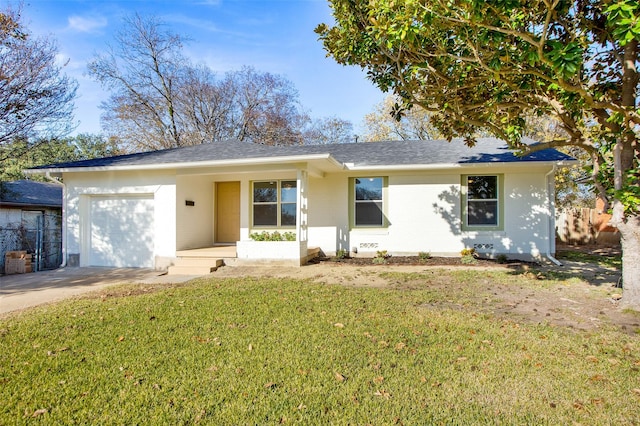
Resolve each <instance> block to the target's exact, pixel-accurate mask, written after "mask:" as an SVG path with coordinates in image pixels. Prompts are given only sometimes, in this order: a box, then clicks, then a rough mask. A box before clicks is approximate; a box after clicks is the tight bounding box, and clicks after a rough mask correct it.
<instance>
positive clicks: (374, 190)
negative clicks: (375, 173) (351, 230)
mask: <svg viewBox="0 0 640 426" xmlns="http://www.w3.org/2000/svg"><path fill="white" fill-rule="evenodd" d="M353 185H354V194H355V196H354V200H355V206H354V209H355V212H354V225H355V226H364V227H366V226H371V227H378V226H384V224H385V222H384V201H383V197H384V194H383V192H384V191H383V188H384V178H382V177H362V178H355V179H353Z"/></svg>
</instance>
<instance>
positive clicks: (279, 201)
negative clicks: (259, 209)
mask: <svg viewBox="0 0 640 426" xmlns="http://www.w3.org/2000/svg"><path fill="white" fill-rule="evenodd" d="M272 182H273V183H275V184H276V200H275V201H262V202H256V201H255V185H256V183H272ZM284 182H293V183H294V184H295V190H296V198H295V200H294V201H283V200H282V189H283V185H282V184H283V183H284ZM249 196H250V201H251V213H250V214H251V228H252V229H296V227H297V223H298V181H297V179H265V180H254V181H251V192H250V194H249ZM257 205H258V206H259V205H262V206H265V205H275V206H276V224H275V225H256V224H255V206H257ZM283 205H288V206H290V205H294V206H295V222H294V223H293V224H292V225H282V206H283Z"/></svg>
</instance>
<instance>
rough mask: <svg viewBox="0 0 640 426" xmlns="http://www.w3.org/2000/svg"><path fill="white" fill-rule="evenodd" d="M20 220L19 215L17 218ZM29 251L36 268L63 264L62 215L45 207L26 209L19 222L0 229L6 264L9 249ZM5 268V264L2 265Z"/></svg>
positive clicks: (50, 267)
mask: <svg viewBox="0 0 640 426" xmlns="http://www.w3.org/2000/svg"><path fill="white" fill-rule="evenodd" d="M16 219H17V218H16ZM15 250H26V251H27V253H29V254H31V255H32V263H31V264H32V267H33V271H42V270H46V269H55V268H57V267H58V266H60V264H61V263H62V216H61V214H60V213H57V212H52V211H44V210H22V214H21V220H20V222H19V223H16V222H13V223H11V224H6V225H5V226H4V227H2V228H0V251H1V252H2V253H0V254H1V255H2V263H3V262H4V253H5V252H7V251H15ZM0 269H4V263H3V264H2V268H0Z"/></svg>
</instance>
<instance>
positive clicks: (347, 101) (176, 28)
mask: <svg viewBox="0 0 640 426" xmlns="http://www.w3.org/2000/svg"><path fill="white" fill-rule="evenodd" d="M10 3H12V4H15V2H10ZM6 4H7V2H6V1H5V0H2V6H3V8H4V7H6ZM135 12H137V13H139V14H140V15H142V16H144V15H156V16H158V17H160V18H161V19H162V20H163V21H164V22H166V23H167V24H168V25H169V28H170V29H171V30H172V31H173V32H175V33H178V34H180V35H182V36H185V37H188V38H190V39H191V41H190V42H189V43H188V44H187V45H186V46H185V53H186V54H187V56H189V57H190V58H191V59H192V60H193V61H194V62H201V63H205V64H207V65H208V66H209V67H210V68H211V69H213V70H214V71H216V72H218V73H220V74H222V73H224V72H225V71H231V70H237V69H240V68H241V67H242V66H243V65H249V66H253V67H255V68H256V69H257V70H259V71H266V72H270V73H274V74H280V75H283V76H284V77H286V78H287V79H289V80H290V81H291V82H292V83H293V84H294V85H295V87H296V89H297V90H298V92H299V95H300V103H301V104H302V106H303V107H304V108H306V109H307V110H308V111H309V112H310V114H311V116H312V117H314V118H319V117H327V116H337V117H340V118H343V119H346V120H350V121H351V122H352V123H353V124H354V130H355V132H356V133H360V132H361V131H362V129H361V127H360V126H361V124H362V120H363V118H364V115H365V114H367V113H369V112H371V111H372V110H373V108H374V106H375V104H377V103H379V102H380V101H381V100H382V99H383V98H384V95H383V94H382V93H381V92H380V91H379V90H378V89H377V88H375V87H374V86H373V85H372V84H371V83H370V82H369V81H368V80H367V79H366V78H365V73H364V72H363V71H362V70H360V68H359V67H344V66H341V65H338V64H337V63H336V62H335V61H334V60H333V59H331V58H327V57H326V54H325V51H324V50H323V48H322V44H321V43H320V42H319V41H318V39H317V35H316V34H315V33H314V32H313V30H314V28H315V27H316V26H317V25H318V24H320V23H323V22H325V23H330V22H332V17H331V9H330V8H329V4H328V2H327V1H326V0H185V1H178V0H173V1H160V0H118V1H108V0H106V1H104V0H103V1H100V0H26V1H25V3H24V6H23V21H24V23H25V24H26V25H27V26H28V28H29V29H30V31H31V32H32V33H33V34H35V35H40V36H52V37H54V38H55V39H56V40H57V41H58V47H59V51H60V56H61V58H60V59H61V60H62V61H68V65H67V66H66V68H65V69H66V72H67V74H69V75H70V76H72V77H74V78H75V79H77V81H78V82H79V90H78V95H79V96H78V99H77V100H76V103H75V104H76V117H75V118H76V121H78V122H79V125H78V127H77V129H76V133H80V132H89V133H99V132H100V131H101V127H100V113H101V111H100V109H99V105H100V102H101V101H102V100H104V99H106V98H107V96H108V94H107V93H106V92H104V91H103V90H102V89H101V88H100V86H99V85H98V84H97V83H95V82H93V81H92V80H91V79H90V78H89V77H88V76H87V75H86V65H87V62H88V61H89V60H90V59H91V57H92V56H93V54H94V53H96V52H99V51H101V50H102V49H104V47H105V44H106V43H107V42H111V41H112V36H113V33H114V32H115V31H116V30H117V29H118V28H120V26H121V24H122V17H123V16H126V15H131V14H133V13H135Z"/></svg>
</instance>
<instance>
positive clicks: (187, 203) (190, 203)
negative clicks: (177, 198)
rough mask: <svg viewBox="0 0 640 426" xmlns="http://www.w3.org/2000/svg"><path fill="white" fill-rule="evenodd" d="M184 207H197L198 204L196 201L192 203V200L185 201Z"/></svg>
mask: <svg viewBox="0 0 640 426" xmlns="http://www.w3.org/2000/svg"><path fill="white" fill-rule="evenodd" d="M184 205H185V206H190V207H193V206H195V205H196V202H195V201H191V200H185V202H184Z"/></svg>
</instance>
